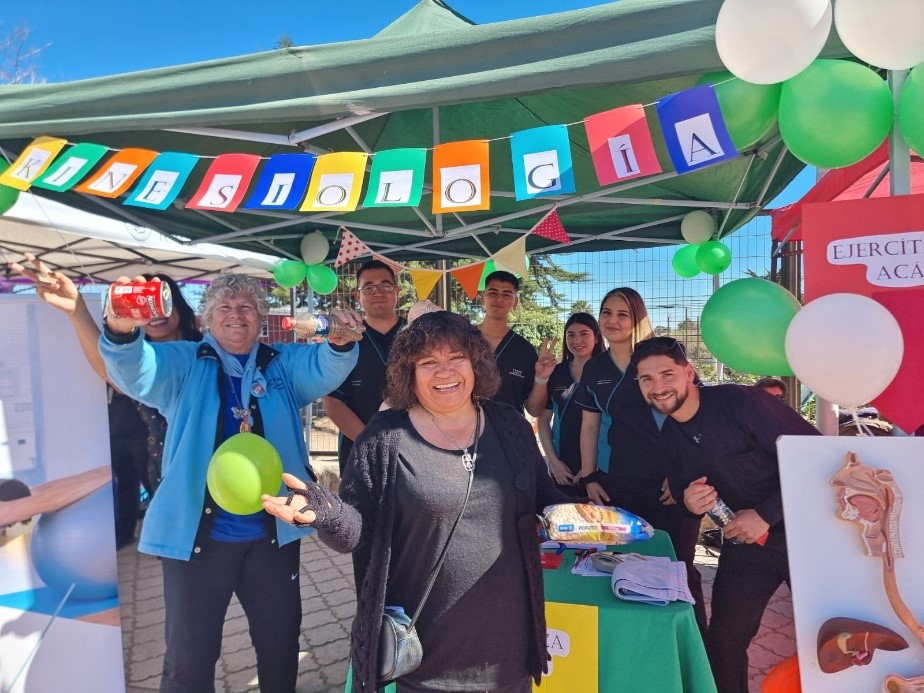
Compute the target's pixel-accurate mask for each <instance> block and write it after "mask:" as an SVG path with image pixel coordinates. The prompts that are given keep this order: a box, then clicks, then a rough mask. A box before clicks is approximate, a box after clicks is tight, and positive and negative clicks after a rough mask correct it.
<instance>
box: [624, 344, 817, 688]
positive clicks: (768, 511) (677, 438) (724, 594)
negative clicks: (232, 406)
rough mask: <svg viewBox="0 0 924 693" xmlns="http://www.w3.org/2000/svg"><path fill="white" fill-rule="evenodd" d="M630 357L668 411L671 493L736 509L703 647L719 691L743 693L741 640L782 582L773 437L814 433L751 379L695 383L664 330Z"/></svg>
mask: <svg viewBox="0 0 924 693" xmlns="http://www.w3.org/2000/svg"><path fill="white" fill-rule="evenodd" d="M632 364H633V365H634V366H635V367H636V369H637V372H638V375H637V377H638V382H639V387H640V389H641V391H642V395H643V396H644V397H645V400H646V401H647V402H648V404H649V405H650V406H652V407H654V408H655V409H657V410H658V411H659V412H661V413H662V414H665V415H666V416H667V417H668V418H667V419H666V420H665V422H664V425H663V427H662V429H661V435H662V436H663V437H664V439H665V442H667V444H668V446H667V447H668V450H669V454H668V460H667V466H668V479H669V481H670V486H671V492H672V493H673V494H674V497H675V498H683V501H684V504H685V505H686V507H687V510H689V511H690V512H691V513H693V514H694V515H702V514H703V513H705V512H706V511H708V510H711V509H712V507H713V506H714V505H715V504H716V500H717V499H718V498H721V499H722V500H723V501H724V502H725V503H726V504H727V505H728V506H729V507H730V508H731V509H732V510H733V511H734V513H735V518H734V519H733V520H732V521H731V522H729V523H728V524H727V525H725V527H724V529H723V534H724V536H725V539H726V542H725V544H724V546H723V548H722V555H721V557H720V559H719V567H718V571H717V572H716V577H715V583H714V584H713V589H712V618H711V620H710V622H709V629H708V631H707V637H706V651H707V653H708V654H709V661H710V664H711V665H712V671H713V674H714V675H715V680H716V686H717V687H718V689H719V693H747V692H748V653H747V649H748V645H749V644H750V642H751V640H752V639H753V637H754V636H755V635H756V634H757V631H758V629H759V628H760V620H761V616H762V615H763V612H764V609H765V608H766V606H767V603H768V602H769V601H770V597H772V596H773V593H774V592H775V591H776V589H777V588H778V587H779V586H780V583H781V582H783V581H786V583H787V584H788V583H789V564H788V561H787V557H786V533H785V528H784V526H783V499H782V492H781V490H780V476H779V466H778V462H777V455H776V440H777V438H778V437H779V436H781V435H819V433H818V431H817V430H816V429H815V428H814V427H813V426H812V425H811V424H809V423H808V422H807V421H805V420H804V419H803V418H802V417H801V416H799V414H798V413H796V412H795V411H793V410H792V409H790V408H789V407H788V406H787V405H786V404H784V403H783V402H781V401H780V400H778V399H776V398H774V397H773V396H772V395H769V394H767V393H766V392H764V391H763V390H761V389H759V388H755V387H745V386H741V385H717V386H715V387H704V388H698V387H696V386H695V385H694V384H693V380H694V378H695V375H696V374H695V372H694V370H693V367H692V366H691V365H690V363H689V362H688V361H687V358H686V354H685V353H684V351H683V345H682V344H680V342H678V341H677V340H676V339H674V338H672V337H653V338H651V339H647V340H644V341H642V342H639V343H638V344H637V345H636V347H635V352H634V353H633V354H632Z"/></svg>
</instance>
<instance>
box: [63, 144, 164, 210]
mask: <svg viewBox="0 0 924 693" xmlns="http://www.w3.org/2000/svg"><path fill="white" fill-rule="evenodd" d="M156 158H157V152H152V151H151V150H150V149H133V148H128V149H123V150H121V151H119V152H116V153H115V154H114V155H113V156H112V157H110V158H109V160H108V161H106V162H105V163H104V164H103V165H102V166H101V167H100V168H99V170H97V172H96V173H94V174H93V175H92V176H91V177H90V178H87V179H86V180H85V181H84V182H83V183H81V184H80V185H78V186H77V187H76V188H74V190H76V191H77V192H82V193H86V194H87V195H96V196H97V197H108V198H110V199H112V198H116V197H118V196H119V195H121V194H122V193H124V192H125V191H126V190H128V188H129V187H130V186H131V184H132V183H134V182H135V181H136V180H138V177H139V176H140V175H141V174H142V173H143V172H144V169H146V168H147V167H148V165H149V164H150V163H151V162H152V161H154V159H156Z"/></svg>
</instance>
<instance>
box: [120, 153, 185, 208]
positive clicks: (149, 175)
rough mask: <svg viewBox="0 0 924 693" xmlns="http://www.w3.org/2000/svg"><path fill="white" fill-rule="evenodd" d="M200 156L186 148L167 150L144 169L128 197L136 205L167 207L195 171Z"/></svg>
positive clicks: (130, 202)
mask: <svg viewBox="0 0 924 693" xmlns="http://www.w3.org/2000/svg"><path fill="white" fill-rule="evenodd" d="M198 161H199V157H198V156H196V155H195V154H184V153H182V152H163V153H162V154H160V156H158V157H157V158H156V159H154V161H153V163H152V164H151V165H150V166H148V168H147V170H146V171H145V172H144V176H142V178H141V181H139V183H138V185H136V186H135V189H134V190H132V193H131V195H129V196H128V199H127V200H125V204H126V205H130V206H132V207H147V208H148V209H167V207H169V206H170V205H171V204H173V201H174V200H175V199H176V197H177V195H179V194H180V190H182V189H183V185H184V184H185V183H186V179H187V178H189V174H190V173H192V170H193V168H195V166H196V163H198Z"/></svg>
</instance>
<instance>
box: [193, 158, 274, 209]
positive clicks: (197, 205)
mask: <svg viewBox="0 0 924 693" xmlns="http://www.w3.org/2000/svg"><path fill="white" fill-rule="evenodd" d="M259 164H260V157H259V156H256V155H254V154H222V155H221V156H219V157H217V158H216V159H215V161H213V162H212V165H211V166H209V170H208V171H206V172H205V177H204V178H203V179H202V184H201V185H200V186H199V189H198V190H197V191H196V194H195V195H193V196H192V199H190V201H189V202H188V203H187V204H186V209H206V210H211V211H213V212H233V211H234V210H235V209H237V206H238V205H239V204H240V203H241V200H243V199H244V195H245V193H246V192H247V186H248V185H250V180H251V179H252V178H253V173H254V171H256V170H257V166H258V165H259Z"/></svg>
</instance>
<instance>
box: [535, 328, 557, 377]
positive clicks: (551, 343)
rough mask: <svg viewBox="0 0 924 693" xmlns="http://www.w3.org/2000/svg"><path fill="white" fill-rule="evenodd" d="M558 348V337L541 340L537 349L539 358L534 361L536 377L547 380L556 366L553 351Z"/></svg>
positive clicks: (555, 357)
mask: <svg viewBox="0 0 924 693" xmlns="http://www.w3.org/2000/svg"><path fill="white" fill-rule="evenodd" d="M557 346H558V337H553V338H552V339H543V340H542V345H541V347H540V348H539V358H538V359H536V377H537V378H548V377H549V376H550V375H552V371H554V370H555V366H556V365H558V357H557V356H556V355H555V349H556V347H557Z"/></svg>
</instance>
